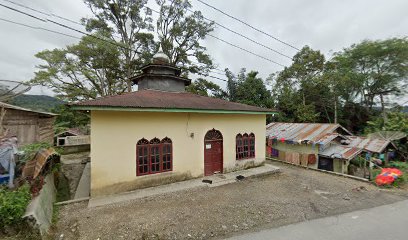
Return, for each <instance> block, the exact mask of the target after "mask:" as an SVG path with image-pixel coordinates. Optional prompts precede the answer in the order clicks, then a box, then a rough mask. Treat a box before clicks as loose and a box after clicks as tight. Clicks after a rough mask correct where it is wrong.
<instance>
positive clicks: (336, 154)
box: [319, 144, 362, 160]
mask: <svg viewBox="0 0 408 240" xmlns="http://www.w3.org/2000/svg"><path fill="white" fill-rule="evenodd" d="M361 151H362V149H360V148H356V147H350V146H344V145H339V144H333V145H330V146H329V147H328V148H326V149H324V150H323V151H321V152H319V155H321V156H324V157H329V158H339V159H346V160H351V159H353V158H354V157H355V156H357V155H358V154H360V153H361Z"/></svg>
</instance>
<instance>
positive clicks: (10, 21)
mask: <svg viewBox="0 0 408 240" xmlns="http://www.w3.org/2000/svg"><path fill="white" fill-rule="evenodd" d="M0 20H1V21H4V22H8V23H12V24H16V25H19V26H23V27H27V28H32V29H36V30H43V31H47V32H52V33H55V34H59V35H63V36H66V37H71V38H76V39H79V40H81V38H80V37H76V36H73V35H69V34H66V33H62V32H58V31H54V30H51V29H47V28H42V27H34V26H31V25H28V24H25V23H19V22H15V21H12V20H8V19H5V18H0Z"/></svg>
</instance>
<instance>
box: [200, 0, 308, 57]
mask: <svg viewBox="0 0 408 240" xmlns="http://www.w3.org/2000/svg"><path fill="white" fill-rule="evenodd" d="M197 1H198V2H200V3H202V4H204V5H206V6H207V7H209V8H212V9H214V10H215V11H217V12H220V13H222V14H224V15H225V16H227V17H229V18H232V19H234V20H236V21H238V22H240V23H242V24H244V25H245V26H247V27H250V28H252V29H253V30H255V31H257V32H260V33H262V34H264V35H266V36H268V37H270V38H272V39H274V40H276V41H278V42H280V43H282V44H285V45H286V46H288V47H291V48H293V49H295V50H298V51H299V50H300V49H299V48H297V47H295V46H293V45H292V44H289V43H287V42H285V41H282V40H280V39H279V38H277V37H275V36H273V35H271V34H269V33H267V32H265V31H263V30H261V29H259V28H256V27H254V26H252V25H250V24H249V23H247V22H245V21H243V20H241V19H239V18H237V17H234V16H232V15H230V14H228V13H226V12H224V11H222V10H221V9H218V8H216V7H214V6H212V5H210V4H208V3H206V2H204V1H202V0H197Z"/></svg>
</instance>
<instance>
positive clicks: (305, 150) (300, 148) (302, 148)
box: [272, 141, 319, 168]
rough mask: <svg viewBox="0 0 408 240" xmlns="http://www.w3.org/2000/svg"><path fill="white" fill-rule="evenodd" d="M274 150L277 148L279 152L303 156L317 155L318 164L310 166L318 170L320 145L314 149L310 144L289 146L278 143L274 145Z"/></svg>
mask: <svg viewBox="0 0 408 240" xmlns="http://www.w3.org/2000/svg"><path fill="white" fill-rule="evenodd" d="M272 148H275V149H277V150H279V151H284V152H295V153H301V154H315V155H316V163H315V164H311V165H308V167H310V168H317V165H318V158H319V155H318V154H319V145H315V146H314V147H313V146H312V145H310V144H287V143H282V142H281V141H278V142H277V143H275V144H273V145H272Z"/></svg>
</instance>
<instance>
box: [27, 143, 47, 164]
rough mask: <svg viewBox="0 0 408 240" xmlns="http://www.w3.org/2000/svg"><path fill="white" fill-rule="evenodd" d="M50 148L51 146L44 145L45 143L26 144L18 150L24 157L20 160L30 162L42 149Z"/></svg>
mask: <svg viewBox="0 0 408 240" xmlns="http://www.w3.org/2000/svg"><path fill="white" fill-rule="evenodd" d="M50 147H52V145H51V144H49V143H46V142H40V143H33V144H28V145H25V146H23V147H22V148H21V149H20V150H21V151H24V157H23V159H22V161H23V162H27V161H30V160H31V159H33V158H34V156H35V154H36V153H37V152H38V151H39V150H40V149H43V148H46V149H48V148H50Z"/></svg>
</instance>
